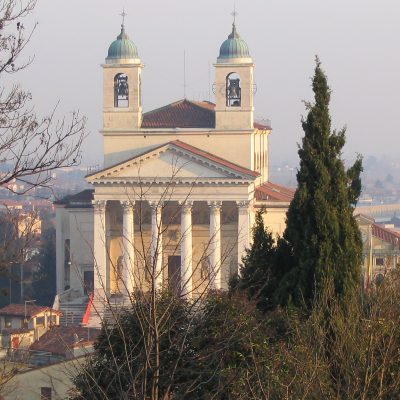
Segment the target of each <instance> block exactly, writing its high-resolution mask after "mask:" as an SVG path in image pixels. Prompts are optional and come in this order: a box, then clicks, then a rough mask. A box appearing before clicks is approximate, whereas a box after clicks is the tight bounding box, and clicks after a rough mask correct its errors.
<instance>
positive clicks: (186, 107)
mask: <svg viewBox="0 0 400 400" xmlns="http://www.w3.org/2000/svg"><path fill="white" fill-rule="evenodd" d="M141 127H142V128H145V129H151V128H154V129H163V128H164V129H174V128H209V129H213V128H215V104H214V103H211V102H210V101H191V100H186V99H184V100H179V101H176V102H175V103H171V104H168V105H166V106H164V107H161V108H157V109H155V110H153V111H149V112H147V113H144V114H143V121H142V126H141ZM254 128H256V129H261V130H271V127H270V126H268V125H264V124H261V123H259V122H255V123H254Z"/></svg>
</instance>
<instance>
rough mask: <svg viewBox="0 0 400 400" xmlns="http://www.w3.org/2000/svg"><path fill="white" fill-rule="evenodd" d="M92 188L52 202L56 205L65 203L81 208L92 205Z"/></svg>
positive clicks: (68, 205)
mask: <svg viewBox="0 0 400 400" xmlns="http://www.w3.org/2000/svg"><path fill="white" fill-rule="evenodd" d="M93 193H94V189H85V190H82V191H81V192H79V193H76V194H72V195H68V196H65V197H63V198H62V199H60V200H57V201H55V202H54V204H57V205H65V206H67V207H71V208H73V207H75V208H82V207H88V206H90V207H91V205H92V200H93Z"/></svg>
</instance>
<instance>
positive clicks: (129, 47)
mask: <svg viewBox="0 0 400 400" xmlns="http://www.w3.org/2000/svg"><path fill="white" fill-rule="evenodd" d="M138 58H139V55H138V51H137V48H136V45H135V43H133V42H132V40H130V39H129V37H128V35H127V34H126V33H125V28H124V25H121V33H120V34H119V35H118V36H117V40H114V41H113V42H112V43H111V45H110V47H109V48H108V55H107V58H106V61H107V62H108V63H112V62H116V61H119V60H134V59H138Z"/></svg>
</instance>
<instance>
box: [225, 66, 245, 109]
mask: <svg viewBox="0 0 400 400" xmlns="http://www.w3.org/2000/svg"><path fill="white" fill-rule="evenodd" d="M241 104H242V89H241V87H240V77H239V75H238V74H237V73H235V72H232V73H231V74H229V75H228V76H227V77H226V105H227V107H240V106H241Z"/></svg>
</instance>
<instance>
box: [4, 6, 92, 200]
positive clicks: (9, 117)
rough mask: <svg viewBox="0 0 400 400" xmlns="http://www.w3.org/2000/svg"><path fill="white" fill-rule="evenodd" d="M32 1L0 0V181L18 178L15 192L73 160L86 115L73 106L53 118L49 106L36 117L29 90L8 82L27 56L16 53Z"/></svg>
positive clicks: (25, 38) (25, 36)
mask: <svg viewBox="0 0 400 400" xmlns="http://www.w3.org/2000/svg"><path fill="white" fill-rule="evenodd" d="M35 5H36V0H4V1H2V2H1V4H0V81H1V86H0V186H3V187H7V188H8V189H9V190H11V191H14V189H13V188H11V187H10V186H8V185H7V184H8V183H10V182H13V181H14V180H18V181H20V182H23V183H24V188H23V189H22V190H19V191H18V192H19V193H21V192H22V193H26V192H28V191H29V190H30V189H31V188H33V187H45V186H47V185H48V183H49V181H50V180H51V177H52V171H54V170H55V169H57V168H63V167H71V166H74V165H78V164H79V162H80V160H81V153H80V147H81V144H82V141H83V139H84V137H85V135H86V131H85V129H86V128H85V127H86V118H85V117H82V116H81V115H80V114H79V112H78V111H74V112H73V113H72V114H71V115H70V116H69V117H68V118H67V117H63V118H61V119H57V116H56V109H57V107H56V106H55V107H53V110H52V112H51V113H50V114H49V115H48V116H46V117H43V118H41V117H39V116H37V115H36V113H35V112H34V103H33V100H32V95H31V94H30V93H29V92H28V91H26V90H24V89H22V88H21V87H20V86H19V85H18V84H17V83H11V82H10V81H11V77H12V76H13V75H15V74H16V73H18V72H19V71H21V70H22V69H24V68H26V67H27V66H28V65H29V64H30V63H31V62H32V60H33V59H32V58H28V59H27V60H25V61H23V60H21V55H22V53H23V51H24V50H25V49H26V46H27V45H28V43H29V41H30V39H31V37H32V34H33V33H34V31H35V29H36V25H35V26H34V27H33V28H32V29H31V30H28V31H26V29H25V27H24V24H23V21H24V19H25V18H26V17H27V16H29V15H30V14H31V13H32V12H33V10H34V8H35ZM7 80H8V82H7ZM6 82H7V83H6Z"/></svg>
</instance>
